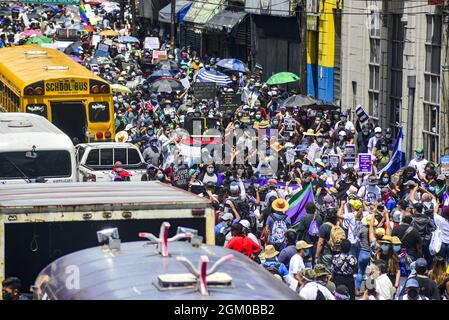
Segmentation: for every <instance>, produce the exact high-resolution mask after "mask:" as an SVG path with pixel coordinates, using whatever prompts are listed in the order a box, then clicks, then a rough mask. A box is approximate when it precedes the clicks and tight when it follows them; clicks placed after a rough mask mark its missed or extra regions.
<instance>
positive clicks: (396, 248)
mask: <svg viewBox="0 0 449 320" xmlns="http://www.w3.org/2000/svg"><path fill="white" fill-rule="evenodd" d="M393 250H394V252H399V251H401V246H400V245H396V246H393Z"/></svg>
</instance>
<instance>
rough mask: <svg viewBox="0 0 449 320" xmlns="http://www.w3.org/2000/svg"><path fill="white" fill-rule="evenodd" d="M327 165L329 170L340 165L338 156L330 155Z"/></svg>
mask: <svg viewBox="0 0 449 320" xmlns="http://www.w3.org/2000/svg"><path fill="white" fill-rule="evenodd" d="M329 164H330V166H331V168H337V167H338V165H339V164H340V155H338V154H330V155H329Z"/></svg>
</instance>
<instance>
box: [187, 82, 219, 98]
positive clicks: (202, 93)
mask: <svg viewBox="0 0 449 320" xmlns="http://www.w3.org/2000/svg"><path fill="white" fill-rule="evenodd" d="M192 87H193V95H194V96H195V98H197V99H198V100H202V99H213V98H215V96H216V95H217V85H216V84H215V83H213V82H195V83H194V84H193V86H192Z"/></svg>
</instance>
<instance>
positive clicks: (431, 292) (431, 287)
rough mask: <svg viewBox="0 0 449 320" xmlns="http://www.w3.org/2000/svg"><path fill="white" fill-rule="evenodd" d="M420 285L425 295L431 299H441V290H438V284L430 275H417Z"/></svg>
mask: <svg viewBox="0 0 449 320" xmlns="http://www.w3.org/2000/svg"><path fill="white" fill-rule="evenodd" d="M415 279H416V280H418V283H419V287H420V288H421V289H420V290H421V294H423V295H425V296H426V297H427V298H429V299H430V300H440V290H438V287H437V284H436V283H435V281H433V280H432V279H429V278H428V277H420V276H417V277H416V278H415Z"/></svg>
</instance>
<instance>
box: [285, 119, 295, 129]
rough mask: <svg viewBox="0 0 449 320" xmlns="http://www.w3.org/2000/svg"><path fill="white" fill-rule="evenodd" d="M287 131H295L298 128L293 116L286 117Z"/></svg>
mask: <svg viewBox="0 0 449 320" xmlns="http://www.w3.org/2000/svg"><path fill="white" fill-rule="evenodd" d="M284 126H285V131H290V132H294V131H295V130H296V121H295V119H293V118H285V119H284Z"/></svg>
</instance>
